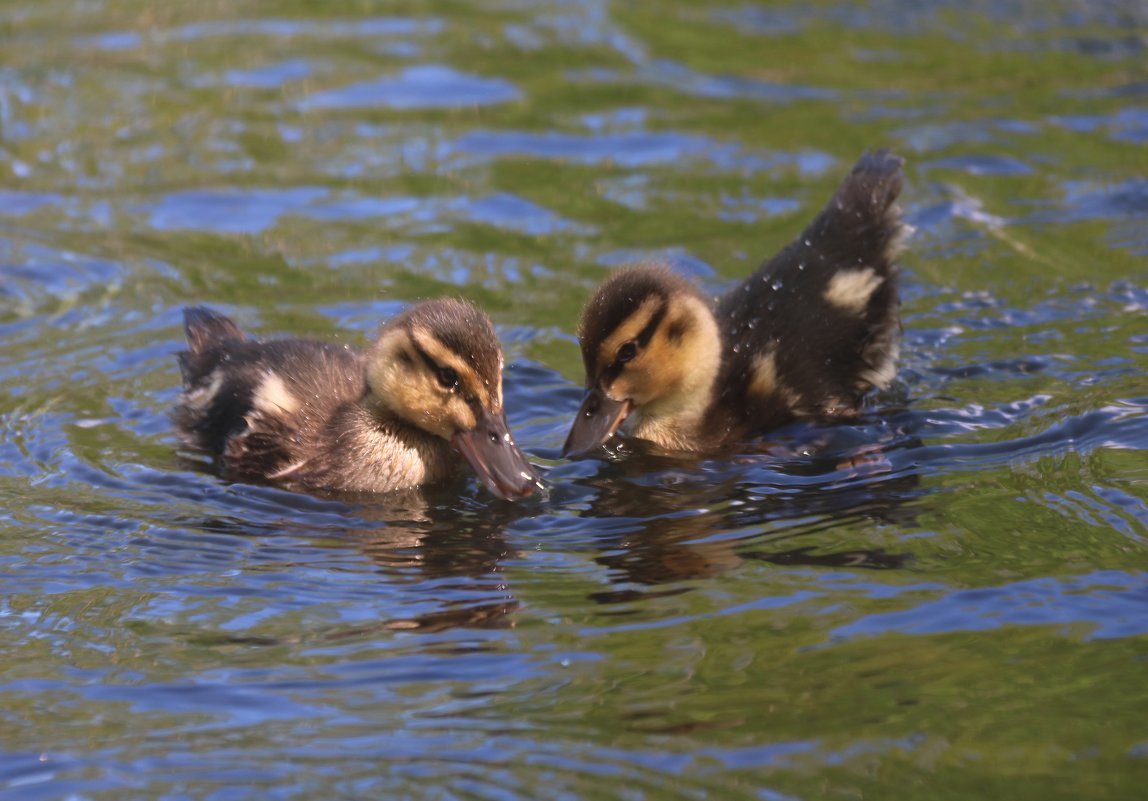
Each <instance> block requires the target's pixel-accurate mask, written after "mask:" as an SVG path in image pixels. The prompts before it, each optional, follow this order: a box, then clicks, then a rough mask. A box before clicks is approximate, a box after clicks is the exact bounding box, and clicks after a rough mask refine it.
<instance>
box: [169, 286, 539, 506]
mask: <svg viewBox="0 0 1148 801" xmlns="http://www.w3.org/2000/svg"><path fill="white" fill-rule="evenodd" d="M184 324H185V329H186V332H187V343H188V349H187V350H186V351H184V352H181V353H180V354H179V364H180V369H181V371H182V373H183V393H182V394H181V395H180V397H179V401H178V403H177V405H176V408H175V412H174V415H173V417H174V421H175V424H176V428H177V430H178V432H179V434H180V436H181V438H182V439H183V440H184V442H186V443H187V444H188V445H190V446H192V447H195V448H198V449H200V450H203V451H206V452H208V453H211V454H213V455H214V456H216V457H217V458H219V459H220V461H221V462H222V465H223V467H224V470H225V472H226V473H227V474H228V475H230V476H233V477H236V478H246V479H257V480H266V481H272V482H276V483H280V484H283V485H286V486H289V487H297V488H302V489H309V490H335V491H349V492H370V493H380V492H389V491H391V490H398V489H406V488H411V487H416V486H419V485H422V484H429V483H432V482H436V481H440V480H443V479H446V478H448V477H450V476H452V475H454V474H455V473H456V472H457V470H458V468H459V467H460V462H461V460H460V459H459V455H460V454H461V456H462V457H463V459H465V460H466V461H467V462H468V463H469V464H470V466H471V467H472V468H473V469H474V472H475V473H476V474H477V475H478V477H479V478H480V479H481V480H482V482H483V483H484V484H485V485H486V486H487V487H488V488H489V489H490V491H491V492H493V493H494V494H495V495H497V496H498V497H500V498H516V497H521V496H526V495H529V494H530V493H531V492H532V491H533V490H534V488H535V487H536V486H538V479H537V477H536V476H535V474H534V471H533V469H532V468H531V466H530V463H529V462H528V461H527V460H526V457H525V456H524V455H523V454H522V452H521V451H520V450H519V449H518V447H517V446H516V445H515V444H514V441H513V439H512V438H511V436H510V431H509V428H508V426H507V423H506V415H505V412H504V411H503V407H502V349H501V347H500V346H499V344H498V339H497V337H496V336H495V333H494V327H493V326H492V325H491V323H490V320H489V318H488V317H487V316H486V315H485V314H483V313H482V312H481V311H479V310H478V309H477V308H476V307H475V306H473V305H472V304H470V303H467V302H465V301H462V300H454V299H438V300H431V301H426V302H423V303H419V304H417V305H415V306H412V307H411V308H409V309H407V310H406V311H405V312H403V313H402V314H400V315H398V316H396V317H395V318H393V319H391V320H390V321H388V322H387V323H385V324H384V325H383V326H382V328H381V329H380V331H379V335H378V339H377V340H376V341H375V343H374V344H373V345H372V346H371V347H370V348H369V349H367V350H366V351H358V350H354V349H352V348H350V347H346V346H342V345H335V344H331V343H326V342H317V341H312V340H305V339H280V340H271V341H267V342H258V341H254V340H251V339H248V338H247V337H246V336H245V335H244V333H243V332H242V331H240V330H239V328H238V327H237V326H236V325H235V323H233V322H232V321H231V320H229V319H228V318H226V317H224V316H223V315H220V314H218V313H216V312H214V311H211V310H210V309H206V308H202V307H195V308H189V309H185V310H184Z"/></svg>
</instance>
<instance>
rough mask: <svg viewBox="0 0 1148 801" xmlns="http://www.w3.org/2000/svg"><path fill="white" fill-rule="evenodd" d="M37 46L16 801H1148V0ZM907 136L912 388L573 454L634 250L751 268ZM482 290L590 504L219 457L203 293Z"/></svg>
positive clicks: (260, 325) (26, 68)
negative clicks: (189, 329)
mask: <svg viewBox="0 0 1148 801" xmlns="http://www.w3.org/2000/svg"><path fill="white" fill-rule="evenodd" d="M0 32H2V33H0V38H2V42H3V46H2V47H0V176H3V177H2V180H0V331H2V339H0V498H2V499H3V500H2V504H0V576H2V578H0V582H2V585H0V586H2V587H3V593H2V596H0V796H2V797H3V798H5V799H8V798H11V799H16V800H17V801H40V800H41V799H122V798H157V799H158V798H163V799H182V798H212V799H238V798H260V799H262V798H317V799H330V798H399V797H408V798H440V799H479V798H481V799H514V798H522V799H532V798H623V799H669V798H699V799H700V798H730V799H741V798H745V799H767V800H768V801H780V800H781V799H786V800H788V799H822V798H858V797H862V796H864V797H866V798H889V799H902V798H1008V799H1027V798H1033V799H1037V798H1039V799H1048V798H1065V799H1081V798H1089V799H1110V798H1111V799H1114V798H1140V797H1142V795H1143V787H1144V783H1145V780H1148V724H1146V723H1145V720H1146V719H1148V695H1146V693H1145V683H1144V675H1145V669H1146V659H1148V572H1146V571H1148V459H1146V458H1145V450H1146V449H1148V380H1146V379H1145V375H1146V372H1145V371H1146V368H1148V258H1146V257H1148V156H1146V154H1148V149H1146V145H1148V66H1146V65H1148V59H1146V58H1145V50H1146V45H1148V14H1146V13H1145V7H1144V6H1143V4H1142V3H1136V2H1119V0H1113V1H1112V2H1104V3H1081V2H1072V1H1071V0H1058V2H1051V3H1049V2H1035V0H1032V1H1031V2H1030V1H1029V0H998V2H995V3H973V4H971V5H970V4H968V3H962V4H954V3H947V2H940V1H939V0H938V2H933V3H926V4H920V3H906V2H903V0H882V2H878V3H873V4H868V5H860V4H857V5H853V4H832V3H821V2H815V3H805V4H769V5H762V4H755V5H750V4H744V3H728V2H697V0H689V1H688V2H687V0H676V2H675V1H671V0H657V1H656V2H655V1H654V0H649V1H648V2H643V3H640V4H638V3H633V4H625V3H616V4H606V3H601V2H581V3H567V2H537V3H529V4H527V3H515V2H500V3H482V4H467V3H451V4H440V3H430V2H420V1H419V0H414V1H413V2H407V3H402V4H385V5H375V4H369V3H358V4H340V5H338V6H331V7H330V8H328V6H327V5H326V4H319V3H306V2H295V3H285V4H284V3H280V4H274V5H268V4H259V3H254V2H233V3H226V4H202V3H166V4H154V3H138V2H131V1H130V0H125V1H124V2H114V3H113V2H85V3H74V2H61V1H60V0H40V1H39V2H35V3H32V2H10V3H6V4H4V6H3V7H2V8H0ZM876 145H891V146H893V147H894V148H895V149H896V150H897V151H898V152H900V153H902V154H903V155H904V156H906V158H907V159H908V167H907V180H906V188H905V193H904V198H903V200H904V204H903V205H904V207H905V210H906V213H907V216H908V218H909V220H910V221H911V222H912V223H913V225H914V226H916V228H917V233H916V235H915V236H914V238H913V239H912V240H911V242H910V246H909V250H908V252H907V253H906V256H905V258H904V268H905V280H904V299H905V305H904V327H905V337H904V344H903V354H904V356H903V360H902V365H901V369H900V373H899V380H898V384H897V386H896V387H894V388H893V389H892V390H891V391H889V392H888V393H886V394H885V395H883V396H882V397H881V398H879V399H877V401H876V402H875V403H874V404H873V407H872V409H871V411H870V413H869V414H867V415H866V417H865V418H864V419H863V420H862V421H860V422H859V423H858V424H856V425H851V426H842V427H837V428H829V429H816V428H813V429H811V428H808V427H806V428H800V427H799V428H795V429H789V430H785V431H781V432H777V433H776V434H775V435H774V436H772V437H771V438H770V442H769V445H770V447H769V449H768V451H767V452H764V453H763V452H747V453H745V454H741V455H738V456H735V457H732V458H728V459H709V460H664V459H663V460H657V459H653V458H652V457H648V456H647V457H642V456H641V455H634V456H631V457H629V458H626V459H623V460H622V461H620V462H617V463H613V464H606V463H601V462H579V463H573V464H571V463H565V462H562V461H561V460H559V459H558V458H557V457H558V450H559V448H560V447H561V444H562V442H563V439H564V437H565V434H566V427H567V425H568V423H569V421H570V419H571V417H572V415H573V413H574V411H575V409H576V408H577V405H578V401H579V398H580V395H581V389H580V381H581V376H580V360H579V356H578V350H577V346H576V341H575V338H574V330H575V325H576V320H577V315H578V311H579V309H580V306H581V304H582V303H583V302H584V299H585V298H586V297H587V296H588V294H589V292H590V291H591V290H592V288H593V287H594V286H595V285H596V283H597V282H598V281H599V280H600V279H601V278H602V277H603V276H604V275H605V274H606V273H607V271H608V270H609V269H610V268H611V267H613V266H615V265H618V264H622V263H625V262H627V261H630V260H633V259H636V258H647V257H660V258H666V259H669V260H671V261H672V262H673V263H674V264H675V265H676V266H677V267H678V269H680V270H681V271H682V272H684V273H686V274H688V275H690V276H692V277H693V278H694V279H695V280H697V281H699V282H700V283H701V284H702V285H703V286H704V287H705V288H706V290H707V291H710V292H713V293H717V292H720V291H722V290H723V289H724V288H726V287H728V286H730V285H732V283H733V282H734V281H735V280H737V279H738V278H739V277H741V276H743V275H745V274H746V273H748V272H749V271H750V270H751V269H752V268H753V267H754V266H755V265H756V263H757V261H758V260H759V259H760V258H761V257H762V256H763V255H765V254H767V253H770V252H772V251H773V250H774V249H775V248H777V247H779V246H780V245H781V244H782V243H784V242H785V241H788V239H789V238H790V237H792V236H794V235H795V234H796V233H797V232H798V231H799V230H800V228H801V227H802V225H803V224H804V222H805V221H806V220H807V219H808V218H809V217H810V216H811V215H812V214H813V213H815V211H816V210H817V209H818V208H819V207H820V206H821V204H822V203H823V202H824V201H825V199H826V198H827V197H828V195H829V193H830V192H831V191H832V188H833V187H834V186H835V185H836V182H837V181H838V179H839V178H840V176H841V175H842V174H843V173H844V171H845V170H847V169H848V167H849V166H850V164H851V163H852V161H853V160H854V159H855V158H856V156H857V155H858V154H859V153H860V152H861V150H863V149H864V148H865V147H868V146H876ZM438 294H455V295H465V296H467V297H470V298H472V299H474V300H475V301H477V302H479V303H481V304H482V305H483V306H484V307H485V308H487V309H488V310H489V311H490V313H491V314H492V316H493V317H494V319H495V321H496V323H497V324H498V327H499V333H500V336H501V337H502V340H503V342H504V345H505V347H506V350H507V354H508V369H507V373H506V381H507V388H506V389H507V402H508V406H509V411H510V415H509V416H510V421H511V424H512V426H513V427H514V429H515V431H516V439H517V440H518V442H519V443H520V445H521V446H522V447H523V448H524V450H526V451H527V452H528V453H530V454H531V455H532V457H533V458H534V460H535V461H536V462H537V463H538V464H539V465H540V467H541V469H543V470H544V471H545V472H546V474H547V477H548V480H549V482H550V484H551V486H552V490H551V492H550V494H549V496H548V497H547V498H542V499H533V500H530V501H528V502H525V503H522V504H519V505H510V504H505V503H500V502H497V501H495V500H493V499H492V498H491V497H490V496H489V494H487V493H485V492H484V491H482V490H481V489H480V488H479V487H478V486H477V485H476V484H475V482H474V481H473V480H471V481H467V482H462V483H460V484H459V485H455V486H450V487H441V488H435V489H433V490H430V491H427V492H425V493H417V494H412V495H409V496H403V497H398V498H392V499H389V500H388V501H383V500H380V501H378V502H371V503H363V502H361V501H354V500H350V501H348V500H346V499H344V500H339V499H324V498H312V497H308V496H305V495H299V494H292V493H288V492H284V491H280V490H277V489H274V488H269V487H255V486H247V485H229V484H226V483H224V482H222V481H221V480H219V479H218V478H217V477H216V476H215V475H214V474H213V473H212V470H211V467H210V465H208V464H206V463H204V462H203V461H202V460H198V459H196V458H194V457H192V456H190V455H188V454H180V453H179V452H178V450H177V446H176V440H175V437H174V436H173V435H172V431H171V424H170V422H169V420H168V417H167V414H168V410H169V409H170V407H171V404H172V402H173V401H174V399H175V397H176V394H177V385H178V371H177V368H176V364H175V359H174V356H173V353H174V352H175V351H176V350H177V349H179V347H180V341H181V331H180V309H181V307H182V306H184V305H188V304H192V303H207V304H211V305H214V306H216V307H219V308H221V309H222V310H224V311H226V312H227V313H229V314H232V315H234V316H235V317H236V318H237V319H238V320H239V321H240V322H241V323H242V324H243V325H244V326H245V327H247V328H249V329H251V330H254V331H256V332H259V333H261V334H265V335H275V334H281V333H297V334H306V335H311V336H320V337H327V338H331V339H343V340H350V341H355V342H358V341H362V339H363V338H364V337H365V336H366V335H368V334H369V333H370V332H371V331H372V330H373V328H374V327H375V326H376V325H377V324H378V322H379V321H380V320H381V319H384V318H386V317H387V316H389V315H391V314H393V313H394V312H395V311H396V310H398V309H400V308H402V306H403V305H404V304H405V303H407V302H410V301H411V300H414V299H417V298H420V297H426V296H431V295H438ZM866 451H868V455H863V456H860V457H858V456H857V454H858V453H859V452H866Z"/></svg>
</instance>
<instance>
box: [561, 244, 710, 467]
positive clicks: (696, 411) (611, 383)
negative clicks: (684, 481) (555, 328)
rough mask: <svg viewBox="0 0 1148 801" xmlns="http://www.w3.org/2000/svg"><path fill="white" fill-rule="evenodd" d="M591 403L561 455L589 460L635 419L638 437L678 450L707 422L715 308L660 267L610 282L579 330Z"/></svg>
mask: <svg viewBox="0 0 1148 801" xmlns="http://www.w3.org/2000/svg"><path fill="white" fill-rule="evenodd" d="M578 339H579V343H580V344H581V347H582V361H583V363H584V364H585V366H586V397H585V398H584V399H583V401H582V407H581V408H580V409H579V410H578V416H577V417H576V418H575V420H574V424H573V426H572V427H571V429H570V436H569V437H567V439H566V445H565V446H564V447H563V449H562V453H563V455H564V456H581V455H585V454H587V453H589V452H591V451H593V450H594V449H596V448H598V447H599V446H600V445H602V444H604V443H605V442H606V440H608V439H609V438H610V437H611V436H612V435H613V434H614V432H615V431H617V430H618V428H619V427H620V426H621V425H622V423H624V422H625V421H626V419H627V417H630V416H631V415H632V416H633V420H632V429H633V433H634V434H635V435H637V436H639V437H642V438H643V439H650V440H653V441H655V442H658V443H661V444H663V445H668V446H670V447H674V443H676V442H679V441H682V440H683V439H684V438H688V436H689V433H688V432H691V431H692V430H693V429H695V428H696V426H697V425H698V424H699V422H700V418H701V416H702V414H703V412H704V411H705V409H706V406H707V404H708V403H709V400H710V395H711V393H712V391H713V385H714V380H715V379H716V377H717V371H718V367H719V365H720V361H721V337H720V335H719V333H718V328H717V323H716V322H715V320H714V315H713V312H712V310H711V309H710V304H709V303H708V302H707V301H706V299H705V298H704V297H703V296H702V294H701V292H699V291H698V289H697V288H696V287H695V286H694V285H693V284H691V283H690V282H689V281H687V280H685V279H684V278H682V277H681V276H678V275H676V274H675V273H673V272H671V271H670V270H669V269H668V268H667V267H664V266H661V265H641V266H637V267H629V268H626V269H623V270H620V271H618V272H616V273H614V274H613V275H611V276H610V277H609V278H607V279H606V280H605V281H604V282H603V283H602V285H601V286H600V287H598V291H597V292H596V293H595V294H594V296H593V297H592V298H591V299H590V302H589V303H588V304H587V305H586V308H585V310H583V312H582V321H581V323H580V324H579V326H578Z"/></svg>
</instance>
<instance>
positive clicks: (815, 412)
mask: <svg viewBox="0 0 1148 801" xmlns="http://www.w3.org/2000/svg"><path fill="white" fill-rule="evenodd" d="M902 163H903V162H902V160H901V159H900V158H898V157H897V156H894V155H892V154H891V153H889V151H887V150H879V151H873V152H870V153H866V154H865V155H864V156H863V157H862V158H861V159H860V160H859V161H858V162H857V164H856V165H855V166H854V168H853V170H852V172H851V173H850V174H849V175H848V176H847V177H846V178H845V180H844V181H842V183H841V185H840V186H839V187H838V189H837V191H836V193H835V194H834V196H833V198H832V200H830V202H829V203H828V204H827V205H826V206H825V208H824V209H823V210H822V211H821V213H820V214H818V215H817V217H816V218H815V219H814V220H813V222H812V223H810V225H809V226H808V227H807V228H806V229H805V231H804V232H803V233H802V234H801V236H799V237H798V238H797V239H795V240H794V241H793V242H792V243H790V244H789V245H788V246H786V247H785V248H784V249H783V250H782V251H781V252H780V253H778V254H777V255H776V256H774V257H773V258H772V259H768V260H767V261H765V262H764V263H763V264H762V265H761V267H760V268H758V270H757V271H756V272H755V273H754V274H753V275H751V276H750V277H749V278H748V279H747V280H746V281H745V282H743V283H742V284H741V285H739V286H738V287H736V288H735V289H733V290H732V291H731V292H730V293H729V294H727V295H726V296H725V297H723V298H722V300H721V302H720V304H719V306H718V310H717V319H718V324H719V326H721V327H722V335H723V337H724V340H725V354H724V357H725V358H724V364H723V370H722V376H721V378H720V380H719V387H721V388H722V389H721V390H719V392H720V395H719V405H720V407H721V408H724V409H725V410H726V412H727V415H728V416H727V417H726V419H725V425H726V426H727V427H732V429H733V430H734V431H733V432H731V433H741V434H744V433H750V432H751V431H762V430H766V429H768V428H771V427H773V426H776V425H778V424H780V423H783V422H785V420H786V419H787V418H794V417H827V416H838V415H842V414H852V413H854V412H855V411H856V410H857V409H858V408H859V406H860V404H861V402H862V398H863V396H864V395H865V393H866V392H868V391H869V390H871V389H873V388H882V387H885V386H887V385H888V384H889V383H890V382H891V381H892V380H893V377H894V375H895V372H896V358H897V351H898V344H897V341H898V336H899V333H900V319H899V307H900V301H899V298H898V293H897V276H896V264H895V259H896V258H897V255H898V253H899V251H900V247H901V242H902V240H903V239H904V238H905V236H906V234H907V233H908V232H909V230H910V229H909V228H908V226H906V225H905V224H904V223H903V222H902V221H901V213H900V209H899V208H898V207H897V205H896V200H897V195H898V194H899V193H900V191H901V184H902ZM739 429H740V431H739Z"/></svg>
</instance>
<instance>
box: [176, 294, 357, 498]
mask: <svg viewBox="0 0 1148 801" xmlns="http://www.w3.org/2000/svg"><path fill="white" fill-rule="evenodd" d="M184 326H185V329H186V333H187V343H188V349H187V350H186V351H183V352H181V353H180V354H179V356H178V358H179V365H180V370H181V371H182V373H183V393H182V394H181V395H180V398H179V401H178V403H177V405H176V408H175V411H174V413H173V419H174V421H175V425H176V429H177V431H178V433H179V435H180V437H181V438H182V439H183V440H184V441H185V442H186V443H187V444H189V445H191V446H192V447H195V448H198V449H200V450H204V451H207V452H208V453H211V454H213V455H215V456H220V455H225V456H226V461H227V463H228V465H229V467H230V468H231V469H232V472H235V473H238V474H241V475H249V476H258V477H270V476H273V475H274V474H275V473H276V472H277V471H279V470H282V469H283V468H284V467H285V466H287V465H289V464H291V463H293V462H294V461H296V460H298V459H299V458H301V457H304V456H305V455H306V454H302V453H300V452H299V451H300V448H302V447H305V445H306V443H308V442H310V441H312V440H314V438H315V435H316V432H317V430H318V429H319V428H320V427H321V426H323V425H325V424H326V423H327V421H328V420H329V418H330V417H331V416H332V414H333V413H334V412H335V410H336V409H337V408H339V407H340V406H343V405H346V404H348V403H352V402H354V401H355V400H357V399H358V398H360V397H362V395H363V392H364V390H365V385H364V378H363V366H362V357H361V356H360V354H359V353H358V352H357V351H354V350H351V349H350V348H347V347H344V346H339V345H334V344H330V343H325V342H315V341H310V340H303V339H286V340H272V341H269V342H256V341H253V340H250V339H248V338H247V337H246V336H245V335H244V334H243V332H242V331H241V330H240V329H239V328H238V327H237V326H236V325H235V323H233V322H232V321H231V320H229V319H228V318H226V317H224V316H223V315H221V314H218V313H217V312H214V311H212V310H210V309H206V308H203V307H192V308H188V309H186V310H185V311H184Z"/></svg>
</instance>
